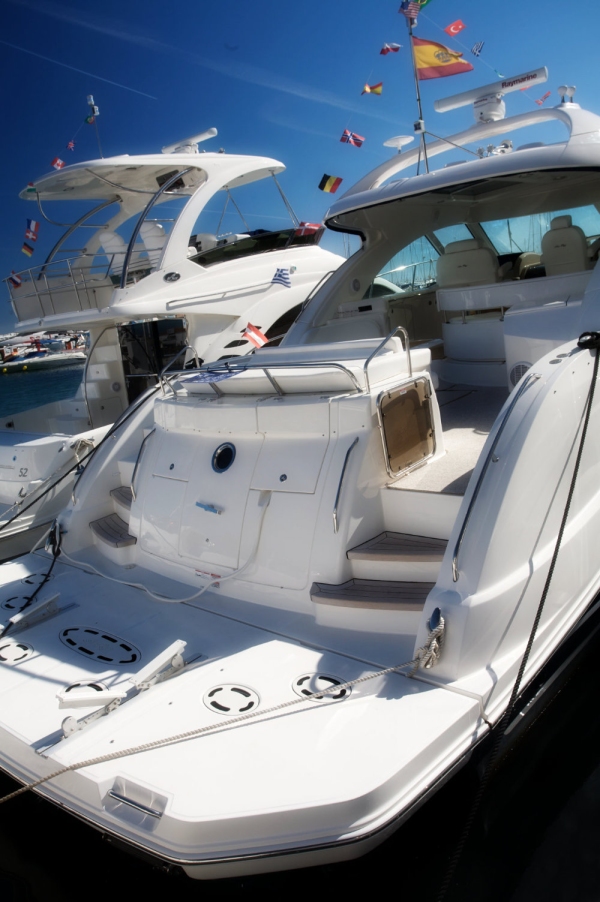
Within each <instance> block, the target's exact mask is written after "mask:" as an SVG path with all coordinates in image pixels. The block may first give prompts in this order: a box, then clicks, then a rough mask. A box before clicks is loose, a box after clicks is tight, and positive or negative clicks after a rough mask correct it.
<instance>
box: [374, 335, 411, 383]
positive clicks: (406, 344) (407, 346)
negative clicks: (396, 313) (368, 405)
mask: <svg viewBox="0 0 600 902" xmlns="http://www.w3.org/2000/svg"><path fill="white" fill-rule="evenodd" d="M398 332H401V333H402V335H404V350H405V351H406V357H407V361H408V377H409V379H410V377H411V376H412V363H411V360H410V339H409V337H408V332H407V331H406V329H405V328H404V326H396V328H395V329H392V331H391V332H390V334H389V335H386V337H385V338H384V339H383V341H382V342H380V344H378V345H377V347H376V348H375V350H374V351H373V353H372V354H370V355H369V357H367V359H366V360H365V363H364V366H363V371H364V374H365V384H366V386H367V390H368V391H370V390H371V384H370V382H369V374H368V372H367V370H368V369H369V364H370V363H371V361H372V360H373V358H374V357H377V355H378V354H379V352H380V351H382V350H383V349H384V348H385V346H386V344H387V343H388V341H389V340H390V338H393V337H394V336H395V335H396V334H397V333H398Z"/></svg>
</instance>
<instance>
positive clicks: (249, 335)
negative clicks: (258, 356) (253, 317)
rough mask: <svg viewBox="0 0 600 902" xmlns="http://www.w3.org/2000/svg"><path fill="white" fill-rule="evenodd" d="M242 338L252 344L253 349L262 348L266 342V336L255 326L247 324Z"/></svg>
mask: <svg viewBox="0 0 600 902" xmlns="http://www.w3.org/2000/svg"><path fill="white" fill-rule="evenodd" d="M242 338H245V339H246V341H250V342H252V344H253V345H254V347H255V348H262V346H263V345H266V343H267V342H268V340H269V339H268V338H267V336H266V335H265V334H264V333H263V332H261V331H260V329H259V328H258V327H257V326H253V325H252V323H248V325H247V326H246V331H245V332H244V334H243V335H242Z"/></svg>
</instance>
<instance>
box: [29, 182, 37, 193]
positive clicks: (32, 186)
mask: <svg viewBox="0 0 600 902" xmlns="http://www.w3.org/2000/svg"><path fill="white" fill-rule="evenodd" d="M36 193H37V192H36V189H35V185H34V184H33V182H27V194H36Z"/></svg>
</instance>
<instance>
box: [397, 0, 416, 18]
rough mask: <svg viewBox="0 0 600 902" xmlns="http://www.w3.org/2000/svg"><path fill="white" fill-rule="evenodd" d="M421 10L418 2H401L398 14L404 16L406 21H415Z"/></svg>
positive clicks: (404, 0)
mask: <svg viewBox="0 0 600 902" xmlns="http://www.w3.org/2000/svg"><path fill="white" fill-rule="evenodd" d="M420 10H421V4H420V3H419V2H418V0H403V3H402V4H401V5H400V9H399V10H398V12H399V13H402V15H403V16H406V18H407V19H416V18H417V16H418V15H419V12H420Z"/></svg>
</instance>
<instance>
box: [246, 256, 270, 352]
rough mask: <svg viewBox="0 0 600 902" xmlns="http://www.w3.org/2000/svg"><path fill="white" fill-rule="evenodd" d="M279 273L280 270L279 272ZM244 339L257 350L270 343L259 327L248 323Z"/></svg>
mask: <svg viewBox="0 0 600 902" xmlns="http://www.w3.org/2000/svg"><path fill="white" fill-rule="evenodd" d="M277 272H279V270H277ZM242 338H245V339H246V341H250V342H252V344H253V345H254V347H255V348H262V346H263V345H266V343H267V342H268V340H269V339H268V338H267V336H266V335H265V334H264V333H263V332H261V331H260V329H259V328H258V327H257V326H253V325H252V323H248V325H247V326H246V331H245V332H244V334H243V335H242Z"/></svg>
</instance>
